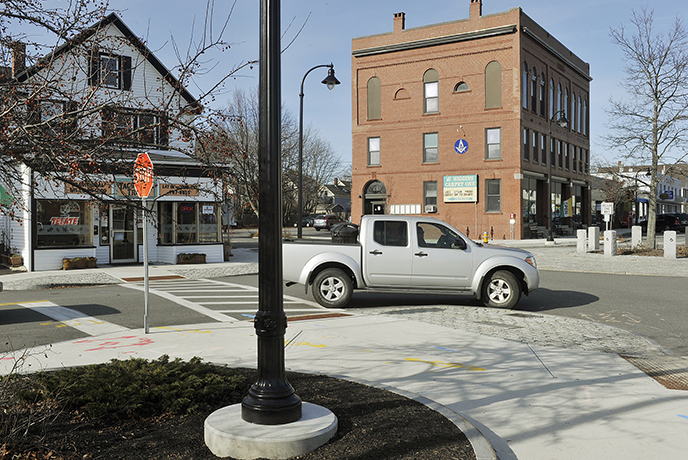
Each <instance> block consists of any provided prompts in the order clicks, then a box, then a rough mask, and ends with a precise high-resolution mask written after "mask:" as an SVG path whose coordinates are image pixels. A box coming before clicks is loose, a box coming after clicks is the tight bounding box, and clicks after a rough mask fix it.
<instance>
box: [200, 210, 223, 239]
mask: <svg viewBox="0 0 688 460" xmlns="http://www.w3.org/2000/svg"><path fill="white" fill-rule="evenodd" d="M199 211H200V213H199V228H198V230H199V231H198V242H199V243H216V242H218V241H219V237H218V233H217V232H218V229H219V225H218V222H219V219H218V213H219V206H217V205H216V204H215V203H200V209H199Z"/></svg>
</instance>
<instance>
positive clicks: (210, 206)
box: [158, 202, 221, 244]
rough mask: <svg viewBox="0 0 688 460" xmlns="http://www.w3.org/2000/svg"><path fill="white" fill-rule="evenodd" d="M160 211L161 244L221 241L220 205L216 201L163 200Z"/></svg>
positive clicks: (159, 207)
mask: <svg viewBox="0 0 688 460" xmlns="http://www.w3.org/2000/svg"><path fill="white" fill-rule="evenodd" d="M158 211H159V219H160V229H159V238H160V244H198V243H217V242H220V241H221V240H220V217H219V216H220V206H219V205H217V204H216V203H188V202H179V203H178V202H161V203H159V206H158ZM175 229H176V230H175Z"/></svg>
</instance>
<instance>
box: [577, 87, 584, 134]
mask: <svg viewBox="0 0 688 460" xmlns="http://www.w3.org/2000/svg"><path fill="white" fill-rule="evenodd" d="M581 110H583V107H582V102H581V97H580V95H579V96H578V123H577V125H578V132H579V133H580V132H581V129H582V128H581Z"/></svg>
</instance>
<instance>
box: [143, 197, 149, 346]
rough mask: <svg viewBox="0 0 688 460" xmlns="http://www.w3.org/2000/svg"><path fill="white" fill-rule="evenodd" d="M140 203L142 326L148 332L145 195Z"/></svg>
mask: <svg viewBox="0 0 688 460" xmlns="http://www.w3.org/2000/svg"><path fill="white" fill-rule="evenodd" d="M141 205H142V206H143V292H144V294H143V305H144V314H143V328H144V330H145V332H146V334H148V291H149V287H148V216H147V215H146V210H147V209H148V207H147V205H146V197H145V196H143V197H141Z"/></svg>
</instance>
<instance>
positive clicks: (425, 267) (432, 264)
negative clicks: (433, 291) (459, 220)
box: [411, 222, 473, 289]
mask: <svg viewBox="0 0 688 460" xmlns="http://www.w3.org/2000/svg"><path fill="white" fill-rule="evenodd" d="M414 234H415V235H414V236H415V238H414V241H413V246H414V248H413V257H412V260H413V269H412V273H413V274H412V277H411V285H412V286H413V287H418V288H420V287H427V288H438V289H439V288H451V289H462V288H468V287H470V283H471V278H472V275H473V254H472V252H471V247H470V246H467V245H466V244H465V242H464V240H463V237H462V236H461V235H459V234H458V233H456V232H455V231H453V230H452V229H450V228H449V227H446V226H444V225H441V224H438V223H436V222H417V223H416V228H415V230H414ZM462 243H463V244H462ZM466 246H467V247H466ZM462 247H464V248H465V249H462Z"/></svg>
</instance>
